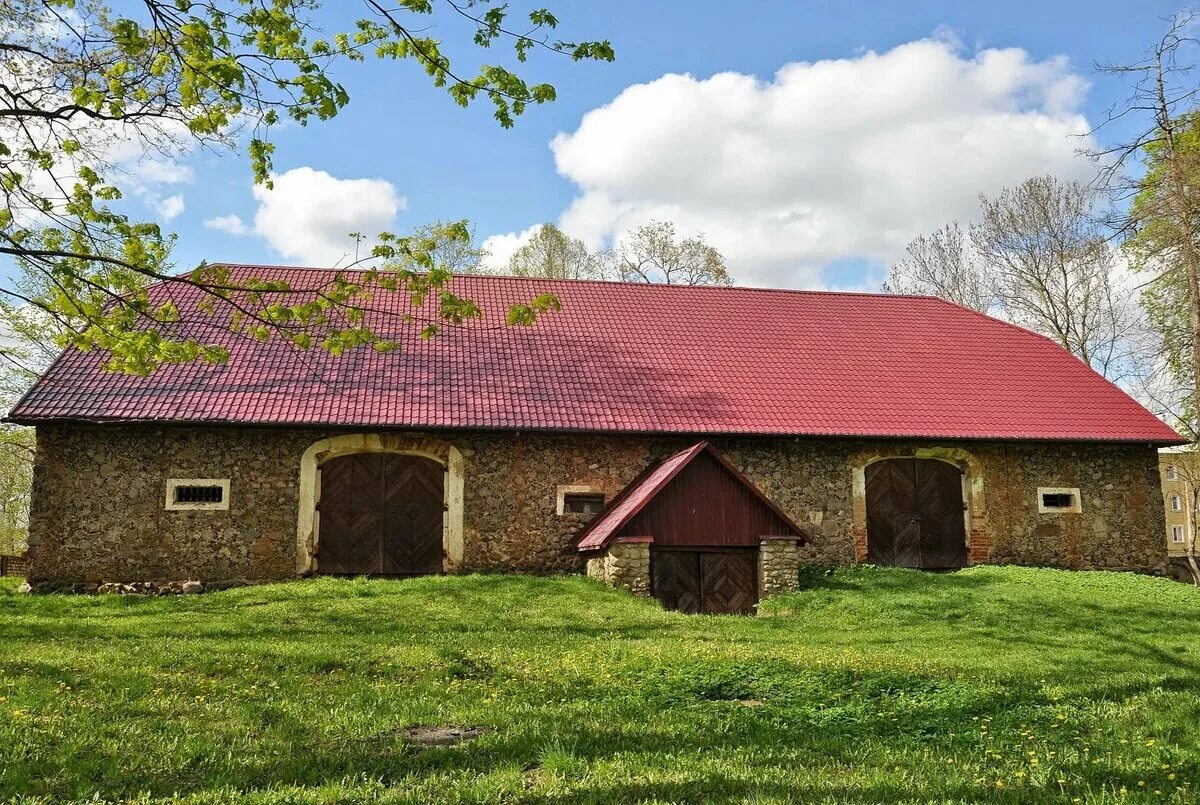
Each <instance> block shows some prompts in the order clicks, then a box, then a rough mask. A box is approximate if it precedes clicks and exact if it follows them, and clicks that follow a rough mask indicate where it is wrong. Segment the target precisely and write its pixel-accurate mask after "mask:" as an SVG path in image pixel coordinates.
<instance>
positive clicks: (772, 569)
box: [758, 537, 800, 598]
mask: <svg viewBox="0 0 1200 805" xmlns="http://www.w3.org/2000/svg"><path fill="white" fill-rule="evenodd" d="M799 582H800V551H799V548H798V547H797V545H796V540H794V539H788V538H786V537H779V538H772V537H766V538H764V539H763V540H762V541H761V542H760V543H759V547H758V597H759V598H767V597H768V596H772V595H779V594H780V593H790V592H792V591H793V590H795V589H796V588H797V587H798V586H799Z"/></svg>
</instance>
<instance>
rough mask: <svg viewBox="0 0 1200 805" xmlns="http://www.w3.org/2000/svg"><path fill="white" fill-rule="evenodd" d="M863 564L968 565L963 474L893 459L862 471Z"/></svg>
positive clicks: (944, 467) (936, 463)
mask: <svg viewBox="0 0 1200 805" xmlns="http://www.w3.org/2000/svg"><path fill="white" fill-rule="evenodd" d="M866 482H867V561H868V562H871V563H872V564H877V565H896V566H898V567H915V568H924V569H927V570H946V569H952V568H959V567H963V566H964V565H966V562H967V544H966V526H965V525H964V523H963V492H962V472H960V471H959V470H958V469H957V468H956V467H954V466H952V465H950V464H947V463H946V462H944V461H936V460H933V459H915V458H895V459H887V460H885V461H877V462H875V463H874V464H871V465H869V466H868V467H867V469H866Z"/></svg>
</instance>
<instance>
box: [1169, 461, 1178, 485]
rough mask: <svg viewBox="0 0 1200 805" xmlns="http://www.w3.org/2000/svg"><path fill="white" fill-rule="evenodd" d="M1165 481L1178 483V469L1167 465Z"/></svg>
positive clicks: (1172, 465)
mask: <svg viewBox="0 0 1200 805" xmlns="http://www.w3.org/2000/svg"><path fill="white" fill-rule="evenodd" d="M1167 480H1168V481H1178V480H1179V468H1178V467H1176V466H1175V465H1174V464H1168V465H1167Z"/></svg>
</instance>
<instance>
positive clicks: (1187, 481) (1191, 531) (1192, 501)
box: [1158, 446, 1200, 580]
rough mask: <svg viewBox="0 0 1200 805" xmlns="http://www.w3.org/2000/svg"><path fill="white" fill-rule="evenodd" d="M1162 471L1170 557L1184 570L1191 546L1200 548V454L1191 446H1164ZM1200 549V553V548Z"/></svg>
mask: <svg viewBox="0 0 1200 805" xmlns="http://www.w3.org/2000/svg"><path fill="white" fill-rule="evenodd" d="M1158 472H1159V475H1160V476H1161V478H1162V490H1163V507H1164V509H1165V511H1166V535H1165V536H1166V540H1167V556H1168V558H1169V559H1170V560H1171V565H1172V568H1173V569H1175V568H1177V569H1178V571H1181V572H1183V571H1184V567H1183V559H1184V557H1186V556H1187V555H1188V551H1189V549H1193V550H1196V549H1200V545H1192V540H1193V539H1195V535H1196V529H1195V527H1196V511H1195V508H1196V491H1197V488H1198V487H1200V454H1197V453H1196V452H1195V451H1193V450H1192V448H1191V447H1190V446H1184V447H1167V448H1163V449H1162V450H1159V451H1158ZM1196 552H1197V554H1200V550H1196ZM1189 580H1190V578H1189Z"/></svg>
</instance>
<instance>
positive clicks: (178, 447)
mask: <svg viewBox="0 0 1200 805" xmlns="http://www.w3.org/2000/svg"><path fill="white" fill-rule="evenodd" d="M354 432H355V431H345V430H337V429H332V428H286V427H277V428H254V427H226V426H221V427H195V426H182V425H178V426H175V425H171V426H161V425H136V424H122V425H78V424H65V423H64V424H53V425H43V426H40V427H39V428H38V433H37V441H38V451H37V459H36V464H35V470H34V494H33V509H32V512H31V514H30V539H29V543H30V555H29V560H30V565H29V571H28V578H29V580H30V582H31V584H32V585H33V586H34V587H35V588H41V589H45V588H47V587H54V586H56V585H82V587H83V588H85V589H92V588H95V587H98V586H99V585H100V584H102V583H106V582H119V583H131V582H144V581H155V580H158V581H162V580H197V581H200V582H202V583H204V584H212V583H217V584H220V583H224V582H230V581H240V580H245V581H264V580H277V579H287V578H295V577H296V576H298V575H303V574H304V573H306V572H309V571H310V570H311V566H310V565H307V564H306V552H307V551H309V550H311V547H312V546H311V545H308V544H306V542H305V540H306V539H311V535H309V536H307V537H306V535H305V534H303V533H298V532H300V531H302V530H303V529H298V522H299V521H300V519H301V518H300V509H301V505H302V500H301V497H302V495H301V489H300V486H301V484H300V477H301V464H302V458H303V456H304V455H305V453H306V451H307V450H308V449H309V448H310V447H311V446H312V445H313V444H314V443H317V442H319V441H320V440H325V439H329V438H330V437H331V436H336V435H338V434H348V433H354ZM377 433H378V436H377V438H376V441H377V442H378V443H379V445H380V449H385V450H392V451H408V450H419V451H421V452H422V453H423V454H428V455H431V456H434V457H435V458H436V457H439V456H442V457H444V456H446V455H448V454H449V451H450V450H451V449H452V448H453V449H454V450H455V451H457V454H459V455H461V464H462V466H461V476H462V477H461V480H462V503H461V517H462V523H461V534H460V535H459V537H460V538H461V557H459V558H456V560H455V562H454V563H453V565H451V566H449V567H448V569H449V570H451V571H455V572H457V571H476V570H495V571H516V572H534V573H562V572H579V571H580V570H581V569H582V565H583V562H584V557H581V556H580V555H579V554H578V553H577V552H576V551H575V550H574V547H573V545H572V537H573V535H574V534H575V533H576V531H577V530H578V529H579V527H580V525H581V523H582V520H581V518H580V517H579V516H578V515H571V514H566V515H560V514H558V513H557V511H556V496H557V490H558V487H559V486H562V485H582V486H588V487H591V488H595V489H598V490H602V491H603V492H604V494H605V495H606V497H607V498H608V499H611V498H612V497H613V496H614V495H615V494H616V493H617V492H618V491H619V490H620V489H622V488H623V487H624V486H625V485H626V484H628V483H629V482H630V480H632V479H633V478H634V477H635V476H637V475H638V474H639V473H640V472H642V471H643V470H644V469H645V468H646V467H647V465H649V464H650V463H651V462H652V461H654V460H656V459H658V458H661V457H663V456H667V455H670V454H672V453H674V452H676V451H678V450H680V449H682V448H684V447H686V446H688V445H689V444H690V443H692V442H694V441H695V439H694V438H689V437H684V436H661V437H658V436H641V435H619V434H609V435H539V434H528V433H509V432H472V431H446V432H437V433H434V432H424V433H415V432H406V431H384V432H377ZM710 441H711V442H712V443H713V445H714V447H716V448H717V449H718V450H720V451H721V452H722V453H723V454H724V455H726V456H727V457H728V458H729V459H730V460H731V461H732V462H733V464H734V465H735V466H737V467H738V468H739V469H740V470H741V471H743V472H744V473H745V474H746V475H747V476H748V477H749V479H750V480H751V481H752V482H753V483H754V484H756V485H757V486H758V487H759V488H760V489H761V490H762V491H763V492H764V493H765V494H766V495H767V496H768V497H769V498H771V499H772V500H773V501H774V502H775V503H776V504H777V505H779V506H780V508H782V509H783V511H784V512H786V513H787V514H788V515H789V516H790V517H791V518H792V519H793V520H795V521H796V522H798V523H801V524H803V525H805V526H806V528H807V529H808V530H809V531H810V532H811V533H812V537H811V540H810V544H808V545H805V546H804V547H803V548H801V549H800V551H799V554H798V557H797V561H800V562H805V563H809V564H848V563H852V562H855V561H862V560H863V559H864V558H865V555H866V554H865V540H866V532H865V502H864V501H863V493H862V489H861V488H860V487H859V483H860V482H857V481H856V478H861V474H862V469H863V467H864V466H865V465H866V464H867V463H869V462H870V461H873V460H876V459H878V458H881V457H889V456H912V455H925V456H933V457H937V458H939V460H946V461H950V462H952V463H955V464H956V465H957V466H959V467H960V469H962V470H963V472H964V477H965V479H966V483H965V492H964V500H965V501H966V503H967V506H966V511H965V513H964V516H965V517H966V518H967V520H968V528H967V533H968V538H969V540H970V545H969V556H970V560H971V562H973V563H978V562H998V563H1019V564H1029V565H1051V566H1057V567H1065V568H1079V569H1084V568H1106V569H1121V570H1135V571H1141V572H1151V573H1160V572H1162V571H1163V569H1164V567H1165V565H1166V548H1165V545H1164V542H1163V539H1162V533H1163V528H1164V525H1163V509H1162V505H1161V501H1160V500H1159V491H1158V490H1159V479H1158V473H1157V454H1156V452H1155V449H1154V448H1153V447H1152V446H1150V445H1144V444H1132V445H1121V444H1072V443H1034V442H1022V443H998V442H954V441H946V440H939V441H901V440H896V441H888V440H857V439H814V438H766V437H761V438H760V437H740V438H715V439H711V440H710ZM318 459H319V457H318ZM169 478H222V479H228V480H229V506H228V509H227V510H222V511H169V510H165V509H164V503H163V498H164V484H165V483H166V481H167V479H169ZM1039 487H1077V488H1078V489H1079V490H1080V498H1081V504H1082V511H1080V512H1079V513H1076V514H1063V513H1055V514H1039V513H1038V505H1037V504H1038V501H1037V489H1038V488H1039ZM763 556H764V558H765V559H766V560H767V563H766V566H767V568H768V569H769V573H768V572H767V570H764V571H763V573H764V575H763V577H762V581H761V583H762V585H763V590H762V592H763V593H764V594H769V593H770V592H771V591H772V590H774V589H777V588H778V585H779V584H782V583H785V582H780V581H777V577H786V576H787V575H788V574H790V573H792V571H791V569H790V567H791V565H790V564H789V563H790V562H791V561H792V560H791V559H785V558H782V557H776V556H775V549H774V548H772V547H766V548H764V554H763ZM639 592H640V591H639Z"/></svg>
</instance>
